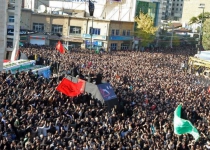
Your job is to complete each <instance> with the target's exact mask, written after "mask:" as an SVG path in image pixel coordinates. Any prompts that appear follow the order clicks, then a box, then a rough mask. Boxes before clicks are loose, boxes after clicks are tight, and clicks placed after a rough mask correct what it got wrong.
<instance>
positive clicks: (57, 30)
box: [51, 24, 63, 33]
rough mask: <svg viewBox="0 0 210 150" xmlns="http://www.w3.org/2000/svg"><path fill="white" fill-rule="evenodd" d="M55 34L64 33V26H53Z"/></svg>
mask: <svg viewBox="0 0 210 150" xmlns="http://www.w3.org/2000/svg"><path fill="white" fill-rule="evenodd" d="M51 32H53V33H62V32H63V26H62V25H55V24H53V25H52V31H51Z"/></svg>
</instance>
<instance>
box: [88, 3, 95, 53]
mask: <svg viewBox="0 0 210 150" xmlns="http://www.w3.org/2000/svg"><path fill="white" fill-rule="evenodd" d="M94 9H95V5H94V3H93V2H92V1H90V0H89V13H90V16H91V17H92V27H91V29H92V30H90V31H91V33H90V36H91V47H90V52H91V51H92V48H93V31H94V30H93V13H94Z"/></svg>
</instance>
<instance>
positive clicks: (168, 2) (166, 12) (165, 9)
mask: <svg viewBox="0 0 210 150" xmlns="http://www.w3.org/2000/svg"><path fill="white" fill-rule="evenodd" d="M161 2H162V16H161V19H163V20H168V19H171V11H172V4H173V0H162V1H161Z"/></svg>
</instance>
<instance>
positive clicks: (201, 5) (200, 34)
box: [197, 4, 205, 53]
mask: <svg viewBox="0 0 210 150" xmlns="http://www.w3.org/2000/svg"><path fill="white" fill-rule="evenodd" d="M198 8H201V9H203V13H202V20H201V27H200V33H199V39H198V46H197V53H199V51H200V48H201V41H202V40H201V39H202V32H203V22H204V20H203V18H204V9H205V4H200V6H199V7H198Z"/></svg>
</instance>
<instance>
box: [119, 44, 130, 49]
mask: <svg viewBox="0 0 210 150" xmlns="http://www.w3.org/2000/svg"><path fill="white" fill-rule="evenodd" d="M128 48H129V45H128V44H121V50H128Z"/></svg>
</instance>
